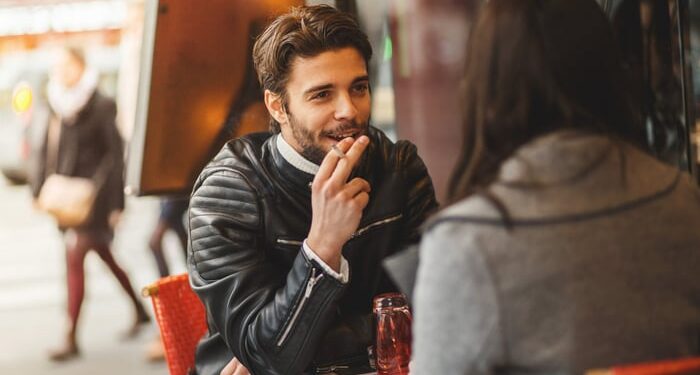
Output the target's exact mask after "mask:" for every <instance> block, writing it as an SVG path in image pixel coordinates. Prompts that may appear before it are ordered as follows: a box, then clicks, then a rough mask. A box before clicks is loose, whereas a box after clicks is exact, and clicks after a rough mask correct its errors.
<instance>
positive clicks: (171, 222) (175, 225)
mask: <svg viewBox="0 0 700 375" xmlns="http://www.w3.org/2000/svg"><path fill="white" fill-rule="evenodd" d="M188 204H189V198H187V197H165V198H163V199H162V200H161V202H160V215H159V217H158V222H157V223H156V227H155V228H154V229H153V233H151V239H150V241H149V242H148V246H149V247H150V249H151V252H152V253H153V257H154V258H155V259H156V264H157V265H158V273H159V274H160V277H165V276H168V275H170V268H169V267H168V262H167V261H166V260H165V255H164V254H163V237H164V236H165V233H166V232H167V231H168V230H172V231H173V232H174V233H175V234H176V235H177V238H178V240H179V241H180V250H181V251H182V256H183V259H187V231H186V230H185V224H184V215H185V211H187V205H188Z"/></svg>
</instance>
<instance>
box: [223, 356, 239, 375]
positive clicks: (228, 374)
mask: <svg viewBox="0 0 700 375" xmlns="http://www.w3.org/2000/svg"><path fill="white" fill-rule="evenodd" d="M238 365H239V362H238V359H237V358H236V357H233V359H232V360H231V361H230V362H229V363H227V364H226V367H224V369H223V370H221V372H220V373H219V375H234V374H235V371H236V369H237V368H238Z"/></svg>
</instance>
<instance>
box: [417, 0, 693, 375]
mask: <svg viewBox="0 0 700 375" xmlns="http://www.w3.org/2000/svg"><path fill="white" fill-rule="evenodd" d="M464 88H465V96H464V101H463V104H464V109H465V115H466V116H465V120H464V125H463V139H464V145H463V150H462V154H461V156H460V158H459V160H458V162H457V167H456V169H455V171H454V174H453V176H452V182H451V190H450V193H451V198H452V202H453V204H452V205H451V206H450V207H448V208H446V209H445V210H443V211H442V213H441V214H439V215H438V217H437V218H435V219H433V221H432V222H431V223H430V224H428V229H427V230H426V233H425V235H424V237H423V240H422V243H421V247H420V259H421V261H420V266H419V271H418V277H417V285H416V289H415V295H414V298H415V299H414V301H415V305H414V308H415V317H416V319H415V330H414V363H413V368H412V371H411V374H412V375H424V374H441V375H450V374H460V375H464V374H582V373H584V372H586V371H587V370H589V369H592V368H606V367H609V366H612V365H617V364H625V363H633V362H642V361H648V360H656V359H664V358H675V357H681V356H687V355H698V354H699V353H700V272H698V270H700V230H699V229H700V191H699V190H698V188H697V187H696V186H695V184H694V182H693V181H692V179H691V178H690V176H688V175H687V174H686V173H683V172H681V171H679V170H678V169H676V168H675V167H672V166H669V165H665V164H663V163H661V162H659V161H657V160H655V159H654V158H652V157H651V156H649V155H648V154H647V153H646V152H645V151H643V147H642V146H641V145H642V141H641V139H642V137H641V134H642V133H641V130H642V129H641V127H639V126H638V124H639V121H638V119H637V118H636V115H635V110H634V107H632V106H630V103H629V100H628V98H627V91H626V90H625V80H624V79H623V74H622V69H621V64H620V61H619V58H618V56H617V50H616V43H615V41H614V40H613V35H612V31H611V27H610V25H609V24H608V20H607V18H606V16H605V14H604V13H603V12H602V10H601V9H600V8H599V6H598V5H597V4H596V2H595V1H594V0H527V1H524V0H490V1H488V2H486V4H485V5H484V8H483V9H482V11H481V13H480V15H479V17H478V18H477V20H476V23H475V25H474V28H473V30H472V32H471V33H470V41H469V45H468V53H467V63H466V71H465V77H464Z"/></svg>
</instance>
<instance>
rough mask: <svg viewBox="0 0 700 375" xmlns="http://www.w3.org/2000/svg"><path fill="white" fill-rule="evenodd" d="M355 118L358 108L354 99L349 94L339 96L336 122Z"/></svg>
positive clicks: (336, 105) (336, 107)
mask: <svg viewBox="0 0 700 375" xmlns="http://www.w3.org/2000/svg"><path fill="white" fill-rule="evenodd" d="M355 116H357V107H356V106H355V103H354V102H353V101H352V97H351V96H350V95H349V94H347V93H345V94H342V95H339V96H338V99H337V100H336V103H335V118H336V120H353V119H355Z"/></svg>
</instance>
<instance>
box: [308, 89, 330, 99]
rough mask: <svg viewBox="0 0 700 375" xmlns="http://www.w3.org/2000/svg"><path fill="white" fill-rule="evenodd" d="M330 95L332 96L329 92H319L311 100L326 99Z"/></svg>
mask: <svg viewBox="0 0 700 375" xmlns="http://www.w3.org/2000/svg"><path fill="white" fill-rule="evenodd" d="M328 95H330V94H329V93H328V91H320V92H317V93H316V94H314V95H313V96H312V97H311V99H312V100H316V99H325V98H327V97H328Z"/></svg>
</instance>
